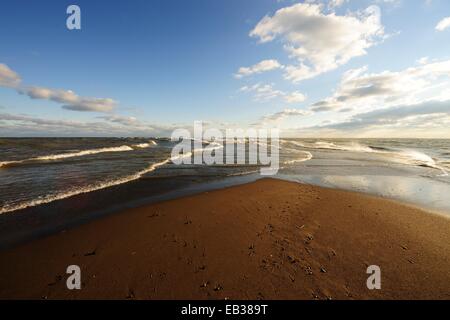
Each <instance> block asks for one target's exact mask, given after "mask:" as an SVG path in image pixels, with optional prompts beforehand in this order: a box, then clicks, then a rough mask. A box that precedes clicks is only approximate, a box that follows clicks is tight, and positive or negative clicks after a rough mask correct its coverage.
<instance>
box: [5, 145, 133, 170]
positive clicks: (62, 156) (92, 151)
mask: <svg viewBox="0 0 450 320" xmlns="http://www.w3.org/2000/svg"><path fill="white" fill-rule="evenodd" d="M133 150H134V149H133V148H131V147H130V146H127V145H123V146H120V147H108V148H99V149H89V150H82V151H78V152H69V153H60V154H50V155H46V156H40V157H34V158H29V159H24V160H15V161H4V162H0V167H8V166H13V165H20V164H22V163H28V162H38V161H54V160H61V159H67V158H75V157H82V156H87V155H92V154H98V153H105V152H125V151H133Z"/></svg>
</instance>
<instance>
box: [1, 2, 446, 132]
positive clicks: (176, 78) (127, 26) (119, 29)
mask: <svg viewBox="0 0 450 320" xmlns="http://www.w3.org/2000/svg"><path fill="white" fill-rule="evenodd" d="M70 4H76V5H78V6H79V7H80V8H81V19H82V20H81V26H82V29H81V30H68V29H67V28H66V18H67V16H68V15H67V14H66V8H67V7H68V6H69V5H70ZM449 16H450V3H449V2H448V1H446V0H431V1H430V0H408V1H406V0H397V1H396V0H390V1H389V0H364V1H360V0H358V1H357V0H347V1H345V0H341V1H339V0H338V1H336V0H334V1H315V0H309V1H306V3H305V1H288V0H285V1H276V0H244V1H242V0H239V1H238V0H227V1H211V0H202V1H201V0H190V1H186V0H185V1H167V0H165V1H163V0H161V1H156V0H155V1H115V2H111V3H107V2H105V1H97V0H89V1H81V0H80V1H71V2H69V1H39V2H38V1H33V2H30V1H22V0H18V1H9V2H8V3H3V4H2V10H0V39H1V46H0V135H2V136H47V135H52V136H55V135H56V136H59V135H60V136H66V135H69V136H70V135H72V136H98V135H100V136H110V135H114V136H115V135H119V136H124V135H166V134H169V133H170V132H171V130H172V129H173V128H176V127H179V126H190V125H192V122H193V121H194V120H204V121H208V122H209V123H210V124H211V125H215V126H217V127H230V126H239V127H243V128H245V127H248V126H257V127H274V126H276V127H280V128H281V129H282V130H283V131H284V132H286V135H294V136H321V135H322V136H323V135H325V136H330V135H332V136H401V135H406V136H411V135H414V136H423V137H435V136H436V137H442V135H443V134H447V135H448V136H449V137H450V135H449V133H450V131H449V129H448V128H449V126H448V125H449V124H450V121H449V120H450V107H445V105H448V106H450V103H448V104H445V102H446V101H447V100H449V101H450V92H449V86H447V82H448V81H449V80H450V79H449V77H450V67H449V66H448V65H449V63H448V61H450V24H449V27H448V28H447V25H446V23H445V20H444V19H445V18H446V17H449ZM440 22H442V23H441V27H440V28H438V29H439V30H438V29H437V26H438V24H439V23H440ZM440 29H442V30H440ZM420 59H421V60H420ZM419 60H420V61H419ZM411 68H412V69H411ZM362 92H363V93H362ZM442 102H444V107H442ZM417 105H423V106H425V105H426V106H428V107H427V110H430V112H429V113H428V112H422V111H421V112H419V113H418V112H417V110H418V108H417V107H415V106H417ZM399 108H400V109H401V110H402V111H403V110H414V111H411V112H413V113H411V114H407V116H405V113H404V112H402V113H401V114H402V115H403V117H402V118H398V115H399V112H398V110H399ZM402 108H404V109H402ZM408 108H409V109H408ZM380 109H381V110H383V113H382V114H386V112H384V111H386V110H385V109H388V110H389V111H392V112H393V114H392V116H389V120H390V121H386V119H371V121H367V116H366V115H367V114H374V115H376V114H378V113H377V112H374V111H377V110H380ZM388 114H389V113H388ZM392 119H396V120H395V121H396V122H395V123H394V122H392V121H391V120H392ZM436 119H438V120H439V121H436ZM355 123H359V124H360V125H359V126H358V129H357V131H355V130H356V129H355ZM347 124H348V125H347ZM363 124H364V125H363Z"/></svg>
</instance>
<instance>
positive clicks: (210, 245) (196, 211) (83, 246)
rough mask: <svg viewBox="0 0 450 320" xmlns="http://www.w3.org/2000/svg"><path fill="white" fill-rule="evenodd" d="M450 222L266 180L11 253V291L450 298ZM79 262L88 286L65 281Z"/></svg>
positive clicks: (130, 213)
mask: <svg viewBox="0 0 450 320" xmlns="http://www.w3.org/2000/svg"><path fill="white" fill-rule="evenodd" d="M449 230H450V219H448V218H446V217H442V216H439V215H436V214H433V213H428V212H425V211H422V210H420V209H417V208H413V207H412V206H408V205H404V204H400V203H397V202H394V201H390V200H385V199H381V198H376V197H372V196H367V195H362V194H358V193H352V192H347V191H340V190H332V189H325V188H320V187H314V186H309V185H301V184H297V183H293V182H287V181H281V180H274V179H263V180H259V181H257V182H254V183H250V184H246V185H241V186H235V187H230V188H227V189H223V190H218V191H212V192H205V193H201V194H198V195H194V196H189V197H185V198H181V199H175V200H170V201H165V202H160V203H157V204H152V205H148V206H143V207H139V208H136V209H129V210H125V211H123V212H120V213H117V214H114V215H110V216H107V217H104V218H101V219H99V220H96V221H92V222H89V223H87V224H84V225H81V226H78V227H75V228H73V229H70V230H65V231H64V232H60V233H58V234H54V235H51V236H48V237H46V238H43V239H38V240H33V241H31V242H28V243H25V244H23V245H20V246H17V247H15V248H12V249H8V250H3V251H1V252H0V298H2V299H14V298H27V299H28V298H31V299H99V298H105V299H226V298H227V299H449V298H450V232H449ZM69 265H78V266H80V268H81V280H82V289H81V290H72V291H71V290H68V289H67V287H66V279H67V277H68V275H67V274H66V273H65V271H66V268H67V266H69ZM370 265H378V266H379V267H380V268H381V285H382V288H381V290H369V289H368V288H367V286H366V280H367V277H368V276H369V275H368V274H366V269H367V267H368V266H370Z"/></svg>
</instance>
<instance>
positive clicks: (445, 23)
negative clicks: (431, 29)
mask: <svg viewBox="0 0 450 320" xmlns="http://www.w3.org/2000/svg"><path fill="white" fill-rule="evenodd" d="M447 28H450V17H447V18H444V19H442V20H441V21H439V23H438V24H437V25H436V30H438V31H444V30H446V29H447Z"/></svg>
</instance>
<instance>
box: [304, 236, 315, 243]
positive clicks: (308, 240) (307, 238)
mask: <svg viewBox="0 0 450 320" xmlns="http://www.w3.org/2000/svg"><path fill="white" fill-rule="evenodd" d="M313 240H314V237H313V236H312V235H311V234H308V235H306V237H305V244H310V243H311V241H313Z"/></svg>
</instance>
